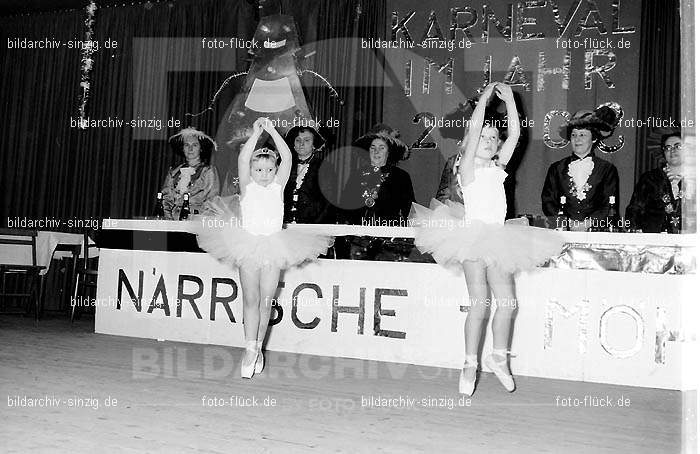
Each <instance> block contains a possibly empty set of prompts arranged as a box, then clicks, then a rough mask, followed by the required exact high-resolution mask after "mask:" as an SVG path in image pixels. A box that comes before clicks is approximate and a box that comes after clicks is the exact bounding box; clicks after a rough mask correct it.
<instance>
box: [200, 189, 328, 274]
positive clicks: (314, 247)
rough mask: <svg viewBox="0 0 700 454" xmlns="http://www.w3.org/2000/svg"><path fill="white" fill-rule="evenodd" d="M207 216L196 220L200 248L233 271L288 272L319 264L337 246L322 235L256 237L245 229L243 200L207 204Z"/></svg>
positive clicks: (217, 200) (290, 232) (232, 198)
mask: <svg viewBox="0 0 700 454" xmlns="http://www.w3.org/2000/svg"><path fill="white" fill-rule="evenodd" d="M206 213H208V214H207V215H204V216H198V217H195V218H193V223H194V225H193V232H194V233H196V234H197V243H199V247H200V248H202V249H203V250H205V251H206V252H208V253H209V254H210V255H212V256H213V257H214V258H216V259H217V260H219V261H220V262H222V263H225V264H227V265H229V266H231V267H245V268H247V269H262V268H278V269H286V268H289V267H292V266H294V265H299V264H301V263H303V262H305V261H307V260H315V259H317V258H318V256H319V255H321V254H325V253H326V251H327V250H328V248H329V247H331V246H332V245H333V237H331V236H328V235H323V234H321V233H320V232H319V233H314V232H308V231H305V232H300V231H293V230H287V229H282V230H280V231H279V232H275V233H273V234H270V235H254V234H252V233H250V232H248V231H247V230H244V229H243V228H242V222H241V215H240V198H239V196H237V195H236V196H230V197H226V198H221V197H216V198H214V199H213V200H211V201H210V202H208V203H207V210H206Z"/></svg>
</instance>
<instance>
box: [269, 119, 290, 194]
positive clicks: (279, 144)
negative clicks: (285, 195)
mask: <svg viewBox="0 0 700 454" xmlns="http://www.w3.org/2000/svg"><path fill="white" fill-rule="evenodd" d="M263 127H264V128H265V131H267V133H268V134H270V137H272V140H273V142H275V148H277V152H278V153H279V154H280V160H281V162H280V165H279V168H278V169H277V175H276V176H275V180H276V181H277V183H279V185H280V186H282V187H285V186H286V185H287V180H289V174H290V173H291V171H292V152H291V151H290V150H289V146H287V142H285V141H284V139H283V138H282V136H281V135H280V133H279V132H277V130H276V129H275V127H274V126H272V122H270V121H269V120H268V121H266V122H265V123H264V125H263Z"/></svg>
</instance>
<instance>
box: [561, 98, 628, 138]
mask: <svg viewBox="0 0 700 454" xmlns="http://www.w3.org/2000/svg"><path fill="white" fill-rule="evenodd" d="M621 118H622V108H621V107H620V105H619V104H617V103H614V102H608V103H605V104H601V105H600V106H598V107H596V108H595V110H579V111H578V112H576V113H575V114H574V116H573V117H571V120H569V121H568V122H567V123H566V124H564V125H563V126H562V127H561V129H560V130H559V134H560V135H561V136H562V137H566V138H567V139H568V140H571V131H573V130H574V129H588V130H590V131H591V132H593V135H594V139H606V138H608V137H610V136H611V135H612V133H613V132H614V131H615V128H616V127H617V125H618V123H619V122H620V119H621Z"/></svg>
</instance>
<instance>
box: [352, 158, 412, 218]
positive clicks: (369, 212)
mask: <svg viewBox="0 0 700 454" xmlns="http://www.w3.org/2000/svg"><path fill="white" fill-rule="evenodd" d="M375 169H376V171H375ZM382 174H384V175H385V178H384V181H383V182H382V183H381V184H380V186H379V189H378V190H377V194H376V195H377V197H376V199H375V200H374V201H373V202H369V203H366V202H367V199H368V197H366V196H365V195H363V193H365V191H369V192H371V191H372V190H373V189H375V188H376V184H377V183H378V182H379V181H380V180H379V179H380V178H381V175H382ZM363 183H364V184H363ZM342 200H343V203H342V205H343V208H345V212H344V213H343V221H344V222H347V223H350V224H365V225H372V224H375V225H382V224H383V225H390V224H389V223H386V221H389V222H390V223H391V225H393V226H396V227H399V226H402V225H404V224H401V223H399V221H405V220H406V219H407V218H408V214H409V212H410V211H411V203H413V202H415V200H416V199H415V196H414V193H413V183H412V182H411V177H410V176H409V175H408V173H407V172H406V171H405V170H403V169H400V168H398V167H396V166H395V165H385V166H384V167H380V168H375V167H372V166H364V167H362V168H361V169H360V170H359V171H358V172H357V173H355V174H354V175H352V176H351V177H350V180H349V181H348V183H347V184H346V186H345V189H344V191H343V199H342ZM368 204H369V205H372V206H368Z"/></svg>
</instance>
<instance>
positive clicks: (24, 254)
mask: <svg viewBox="0 0 700 454" xmlns="http://www.w3.org/2000/svg"><path fill="white" fill-rule="evenodd" d="M2 237H3V238H4V237H6V236H4V235H3V236H2ZM7 238H9V237H7ZM83 241H84V240H83V235H82V234H78V233H65V232H52V231H47V230H39V231H38V232H37V236H36V264H37V265H38V266H43V267H44V269H43V270H42V271H41V274H46V273H47V272H48V270H49V265H50V264H51V259H52V257H53V258H59V257H66V256H69V255H71V253H70V252H69V251H56V246H58V245H76V246H80V255H79V257H80V258H83ZM89 242H90V244H95V243H94V242H93V241H92V239H90V238H89ZM0 254H2V263H7V264H10V265H31V264H32V248H31V247H30V246H25V245H17V244H0ZM98 255H99V251H98V250H97V249H96V248H91V249H90V258H93V257H97V256H98Z"/></svg>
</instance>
